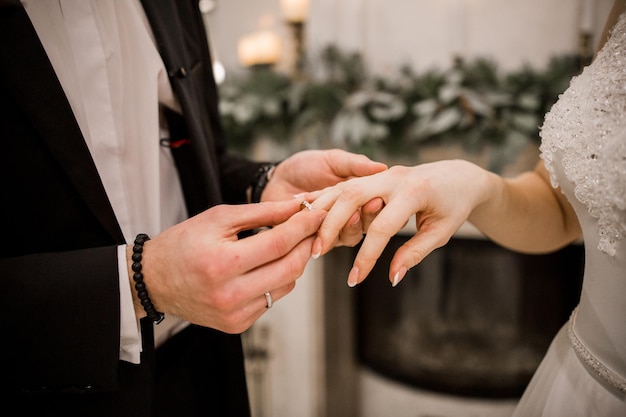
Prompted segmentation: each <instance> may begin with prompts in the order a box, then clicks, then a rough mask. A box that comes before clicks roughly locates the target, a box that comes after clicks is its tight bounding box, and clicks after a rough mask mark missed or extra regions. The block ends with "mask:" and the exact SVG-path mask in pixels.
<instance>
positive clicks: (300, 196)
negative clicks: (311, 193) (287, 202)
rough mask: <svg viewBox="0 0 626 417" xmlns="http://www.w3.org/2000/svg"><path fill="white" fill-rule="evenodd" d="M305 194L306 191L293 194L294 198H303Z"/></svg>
mask: <svg viewBox="0 0 626 417" xmlns="http://www.w3.org/2000/svg"><path fill="white" fill-rule="evenodd" d="M303 195H304V193H300V194H295V195H294V196H293V198H295V199H296V200H297V199H299V198H302V196H303Z"/></svg>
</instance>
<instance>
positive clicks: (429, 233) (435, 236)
mask: <svg viewBox="0 0 626 417" xmlns="http://www.w3.org/2000/svg"><path fill="white" fill-rule="evenodd" d="M454 232H455V230H453V229H451V228H450V227H445V226H444V225H443V224H442V223H441V224H438V225H436V226H432V227H428V228H423V229H422V230H420V231H418V232H417V233H416V234H414V235H413V236H412V237H411V238H410V239H409V240H408V241H406V242H405V243H404V244H403V245H402V246H400V247H399V248H398V249H397V250H396V253H395V254H394V255H393V258H392V259H391V263H390V264H389V281H391V284H392V285H393V286H394V287H395V286H396V285H397V284H398V283H399V282H400V281H402V279H403V278H404V276H405V275H406V272H407V271H408V270H409V269H411V268H413V267H414V266H415V265H417V264H419V263H420V262H422V261H423V260H424V258H426V257H427V256H428V255H430V254H431V253H432V252H433V251H434V250H435V249H438V248H441V247H442V246H444V245H445V244H446V243H448V241H449V240H450V238H451V237H452V235H453V234H454Z"/></svg>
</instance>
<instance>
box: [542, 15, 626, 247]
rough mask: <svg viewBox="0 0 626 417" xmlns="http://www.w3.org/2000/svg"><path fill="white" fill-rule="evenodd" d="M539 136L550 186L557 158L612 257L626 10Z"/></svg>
mask: <svg viewBox="0 0 626 417" xmlns="http://www.w3.org/2000/svg"><path fill="white" fill-rule="evenodd" d="M541 139H542V144H541V147H540V150H541V157H542V159H543V160H544V162H545V165H546V167H547V169H548V171H549V172H550V178H551V181H552V185H553V186H554V187H557V186H558V181H557V179H556V177H555V168H554V163H555V160H556V159H558V158H559V157H560V158H562V159H561V163H562V165H563V169H564V172H565V175H566V176H567V179H568V180H570V181H571V182H572V183H573V184H574V192H575V195H576V198H577V199H578V200H579V201H580V202H581V203H583V204H584V205H586V206H587V209H588V211H589V214H590V215H591V216H593V217H594V218H597V219H598V228H599V233H600V240H599V244H598V249H599V250H601V251H603V252H605V253H607V254H609V255H611V256H614V255H615V251H616V246H617V244H618V242H619V241H620V240H621V239H623V238H624V236H625V235H626V13H624V14H622V15H621V16H620V18H619V20H618V22H617V24H616V25H615V27H614V28H613V30H612V32H611V35H610V37H609V40H608V41H607V43H606V44H605V46H604V47H603V48H602V50H601V51H600V52H599V53H598V55H597V57H596V59H595V60H594V62H593V63H592V64H591V65H589V66H588V67H586V68H585V69H584V70H583V72H582V73H581V74H580V75H579V76H577V77H574V78H573V79H572V81H571V83H570V86H569V88H568V89H567V90H566V91H565V92H564V93H563V94H562V95H561V96H560V97H559V100H558V102H557V103H556V104H555V105H554V106H553V107H552V109H551V110H550V112H549V113H548V114H547V115H546V117H545V121H544V124H543V126H542V128H541ZM557 155H559V156H558V157H557Z"/></svg>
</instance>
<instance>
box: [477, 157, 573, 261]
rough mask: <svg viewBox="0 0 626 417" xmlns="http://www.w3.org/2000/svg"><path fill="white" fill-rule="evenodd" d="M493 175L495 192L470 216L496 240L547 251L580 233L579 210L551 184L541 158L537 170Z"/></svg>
mask: <svg viewBox="0 0 626 417" xmlns="http://www.w3.org/2000/svg"><path fill="white" fill-rule="evenodd" d="M490 178H491V179H490V181H491V182H492V185H490V186H489V187H488V189H490V190H492V195H491V196H490V197H489V198H488V199H487V200H486V201H485V202H484V203H482V204H480V205H478V206H476V207H475V208H474V209H473V210H472V212H471V214H470V216H469V218H468V220H469V222H470V223H472V224H473V225H474V226H476V227H477V228H478V229H479V230H481V231H482V232H483V233H484V234H485V235H487V236H488V237H489V238H490V239H492V240H493V241H495V242H497V243H499V244H501V245H502V246H505V247H508V248H510V249H513V250H516V251H520V252H527V253H544V252H549V251H552V250H555V249H558V248H560V247H562V246H564V245H566V244H568V243H570V242H572V241H573V240H575V239H577V238H578V237H580V234H581V229H580V225H579V223H578V219H577V217H576V213H575V212H574V210H573V208H572V206H571V205H570V204H569V202H568V201H567V199H566V198H565V196H564V195H563V193H562V192H561V190H560V189H558V188H556V189H555V188H553V187H552V185H551V184H550V177H549V173H548V171H547V170H546V168H545V166H544V164H543V162H542V161H540V162H538V163H537V166H536V167H535V170H534V171H529V172H525V173H523V174H521V175H519V176H517V177H514V178H510V179H507V178H501V177H499V176H497V175H491V176H490Z"/></svg>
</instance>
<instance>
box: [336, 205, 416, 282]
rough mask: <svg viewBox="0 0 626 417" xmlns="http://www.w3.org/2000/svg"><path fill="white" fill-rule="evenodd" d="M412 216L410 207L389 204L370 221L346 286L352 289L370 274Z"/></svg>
mask: <svg viewBox="0 0 626 417" xmlns="http://www.w3.org/2000/svg"><path fill="white" fill-rule="evenodd" d="M412 215H413V211H412V210H411V209H410V206H408V205H404V204H403V203H394V202H390V203H389V204H388V205H387V206H386V207H384V208H383V209H382V210H381V211H380V213H379V214H378V216H377V217H376V218H375V219H374V220H373V221H372V224H371V225H370V227H369V229H368V231H367V235H366V236H365V239H364V240H363V243H362V244H361V248H360V249H359V252H358V253H357V255H356V257H355V259H354V264H353V265H354V266H353V269H352V271H351V272H350V274H349V276H348V285H349V286H351V287H353V286H355V285H357V284H359V283H360V282H362V281H363V280H364V279H365V278H366V277H367V275H368V274H369V273H370V272H371V270H372V268H373V267H374V265H375V264H376V261H377V260H378V258H380V255H381V254H382V252H383V250H384V249H385V247H386V246H387V244H388V243H389V239H391V237H392V236H394V235H395V234H396V233H398V231H400V229H402V227H404V225H405V224H406V222H407V220H408V219H409V218H410V217H411V216H412Z"/></svg>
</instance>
